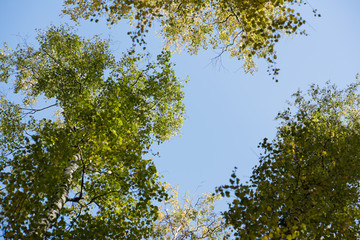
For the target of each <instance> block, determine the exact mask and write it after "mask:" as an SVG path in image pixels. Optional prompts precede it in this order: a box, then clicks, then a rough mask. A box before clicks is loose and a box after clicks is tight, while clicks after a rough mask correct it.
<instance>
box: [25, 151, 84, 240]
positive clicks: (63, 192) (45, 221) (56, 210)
mask: <svg viewBox="0 0 360 240" xmlns="http://www.w3.org/2000/svg"><path fill="white" fill-rule="evenodd" d="M79 160H80V155H79V154H77V155H75V156H74V157H73V159H72V160H71V161H70V166H68V167H66V168H65V169H64V174H63V182H62V183H61V184H60V185H59V189H58V191H57V192H58V193H60V196H59V198H58V199H57V200H55V201H54V202H53V203H51V204H50V206H49V207H48V209H47V210H46V215H45V216H44V217H43V218H41V219H40V221H39V225H38V226H36V227H34V228H33V229H31V231H30V234H29V238H30V239H42V238H43V236H44V233H46V232H47V231H48V230H49V228H50V227H51V224H52V223H53V222H54V221H55V220H56V219H57V218H58V217H59V215H60V211H61V209H62V208H63V207H64V205H65V203H66V199H67V196H68V194H69V191H70V185H71V183H72V178H73V173H74V172H75V171H76V170H77V169H78V168H79V165H78V161H79Z"/></svg>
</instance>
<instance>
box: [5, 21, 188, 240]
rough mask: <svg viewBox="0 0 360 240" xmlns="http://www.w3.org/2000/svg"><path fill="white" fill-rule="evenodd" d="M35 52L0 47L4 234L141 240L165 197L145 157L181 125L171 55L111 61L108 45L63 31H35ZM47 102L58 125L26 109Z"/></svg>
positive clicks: (178, 91)
mask: <svg viewBox="0 0 360 240" xmlns="http://www.w3.org/2000/svg"><path fill="white" fill-rule="evenodd" d="M37 40H38V43H39V48H38V49H35V48H33V47H29V46H27V47H22V46H19V47H18V48H17V49H16V50H13V51H11V50H9V49H3V50H2V51H1V55H0V81H1V82H4V83H7V84H8V85H12V86H13V87H14V92H15V93H18V92H21V93H22V95H21V96H23V97H24V98H23V101H22V102H21V103H16V102H12V101H11V100H10V99H9V98H6V96H2V97H1V101H0V154H1V155H0V157H1V158H0V170H1V172H0V185H1V190H0V228H1V231H2V232H3V233H4V237H5V238H7V239H25V238H27V237H28V238H29V237H30V238H31V239H37V238H38V239H43V238H46V239H48V238H56V239H139V238H141V237H146V236H147V235H148V234H149V233H150V231H151V228H152V222H153V221H154V220H155V219H156V218H157V215H158V214H157V210H158V207H157V206H156V205H154V200H158V201H161V200H162V199H163V198H164V197H165V196H166V192H165V189H164V187H163V186H162V184H161V182H159V178H158V173H157V170H156V167H155V165H154V163H153V161H152V160H151V159H145V158H144V154H146V153H147V152H148V151H149V148H150V146H151V144H152V143H154V142H157V143H161V142H163V141H164V140H167V139H168V138H169V137H171V136H173V135H175V134H177V132H178V130H179V128H180V127H181V125H182V121H183V113H184V105H183V103H182V99H183V92H182V84H183V83H182V81H181V80H179V79H178V78H176V76H175V75H174V71H173V70H172V64H171V63H170V62H169V58H170V54H169V52H163V53H162V54H160V55H159V56H158V57H157V62H153V63H151V62H149V63H142V62H146V61H147V58H146V56H140V55H135V54H134V53H132V52H129V53H127V54H125V55H124V56H123V57H122V59H121V60H120V61H116V60H115V58H114V56H113V55H112V54H111V53H110V52H109V47H108V41H103V40H101V39H99V38H97V37H95V38H93V39H84V38H81V37H79V36H78V35H76V34H75V33H74V31H73V30H71V29H68V28H66V27H50V28H49V29H48V30H47V31H45V32H39V35H38V38H37ZM44 97H45V98H47V99H50V100H51V101H52V102H53V103H54V104H52V105H50V106H47V107H45V108H43V109H46V108H50V107H54V108H58V109H59V110H60V116H59V117H58V119H57V120H54V119H51V118H43V119H41V118H39V117H37V116H36V113H38V112H40V111H41V110H42V109H36V108H34V106H33V105H32V104H33V103H34V102H35V101H36V100H37V99H39V98H40V99H41V98H44Z"/></svg>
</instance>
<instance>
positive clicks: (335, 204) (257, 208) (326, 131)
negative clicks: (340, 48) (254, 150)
mask: <svg viewBox="0 0 360 240" xmlns="http://www.w3.org/2000/svg"><path fill="white" fill-rule="evenodd" d="M359 85H360V82H359V81H357V82H356V83H355V84H352V85H350V86H349V87H348V88H346V89H345V90H339V89H337V87H336V86H334V85H330V84H329V83H327V85H326V87H324V88H320V87H319V86H316V85H312V86H311V88H310V90H309V91H308V95H307V96H303V94H302V93H301V92H300V91H299V92H297V93H296V94H294V97H295V101H294V103H293V104H292V105H291V106H290V107H289V108H288V109H287V110H285V111H284V112H282V113H279V115H278V117H277V118H278V119H280V120H281V121H282V122H281V125H280V127H279V128H278V131H277V137H276V138H275V139H274V140H273V141H272V142H268V141H267V139H266V138H265V139H264V141H263V142H262V143H261V144H260V145H259V146H260V147H261V148H263V149H264V154H262V155H261V157H260V164H259V165H258V166H256V167H255V168H254V170H253V174H252V176H251V177H250V181H249V182H248V183H246V184H242V183H240V179H239V178H238V177H237V176H236V172H235V171H234V173H233V174H232V175H231V179H230V184H229V185H225V186H221V187H220V188H218V192H220V193H221V194H222V195H224V196H226V197H230V194H231V193H233V194H234V199H233V201H232V203H231V204H230V205H229V209H228V210H227V211H226V212H225V219H226V220H227V222H228V223H229V224H231V225H233V227H234V228H235V231H236V235H237V237H238V239H243V238H244V239H357V238H358V237H359V232H360V226H359V218H360V205H359V200H360V199H359V197H360V196H359V190H360V188H359V187H360V186H359V180H360V169H359V160H360V159H359V156H360V154H359V144H360V114H359V112H360V94H359V93H358V88H359Z"/></svg>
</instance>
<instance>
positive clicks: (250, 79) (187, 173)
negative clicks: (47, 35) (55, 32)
mask: <svg viewBox="0 0 360 240" xmlns="http://www.w3.org/2000/svg"><path fill="white" fill-rule="evenodd" d="M308 1H309V2H310V3H311V6H312V7H313V8H317V9H318V11H319V13H320V14H321V15H322V17H321V18H314V17H313V16H312V9H311V7H310V6H308V7H304V8H302V9H301V12H303V13H304V16H305V18H306V19H307V20H308V23H307V24H306V26H305V28H306V30H307V32H308V33H309V36H307V37H300V36H299V37H296V36H295V37H291V38H285V39H283V40H282V41H280V43H279V45H278V47H277V51H278V67H280V69H281V71H280V76H279V82H278V83H275V82H274V81H273V80H272V79H271V77H269V76H268V75H267V72H266V70H267V66H266V65H264V64H263V62H260V63H259V65H258V67H259V71H258V72H257V73H255V74H254V75H249V74H244V73H243V72H242V70H241V65H242V63H241V62H239V61H237V60H236V59H230V58H228V57H227V56H226V55H224V56H223V57H222V65H220V64H217V65H216V64H213V62H212V61H211V59H212V58H213V57H215V56H216V52H215V51H213V50H207V51H201V52H200V53H199V54H198V55H196V56H189V55H188V54H186V53H183V54H182V55H174V56H173V62H175V63H176V68H175V69H176V72H177V75H178V76H180V77H183V78H185V77H188V78H189V80H190V82H189V83H188V84H187V85H186V88H185V94H186V98H185V104H186V109H187V113H186V117H187V119H186V121H185V123H184V126H183V129H182V131H181V137H175V138H173V139H172V140H171V141H170V142H168V143H165V144H163V145H162V146H159V147H156V149H157V150H158V151H159V152H160V156H161V157H160V158H157V159H156V165H157V167H158V170H159V172H160V173H161V174H162V175H163V176H164V180H165V181H168V182H169V183H171V184H172V185H179V186H180V191H181V192H185V191H187V192H189V193H190V195H191V196H194V197H196V196H198V195H200V194H201V193H203V192H208V191H213V190H214V188H215V187H216V186H219V185H221V184H225V183H227V182H228V179H229V177H230V174H231V171H232V170H233V168H234V167H235V166H237V167H238V176H240V177H241V179H243V180H244V181H245V180H247V178H248V177H249V176H250V175H251V169H252V167H253V166H254V165H255V164H256V163H257V162H258V157H257V155H258V154H259V150H258V149H257V145H258V143H259V142H260V141H261V140H262V139H263V138H264V137H268V138H272V137H274V135H275V133H276V127H277V126H278V123H277V122H276V121H274V117H275V116H276V114H277V112H279V111H281V110H282V109H284V108H285V107H286V101H287V100H289V99H291V97H290V96H291V94H292V93H294V92H295V91H296V90H297V89H299V88H300V89H304V90H306V89H307V88H308V86H309V85H310V84H311V83H318V84H320V85H322V84H324V83H325V82H326V81H327V80H331V81H332V82H334V83H336V84H338V85H339V86H346V85H347V84H349V83H351V82H353V81H354V80H355V75H356V73H358V72H360V14H359V10H360V1H357V0H348V1H340V0H317V1H312V0H308ZM61 8H62V1H61V0H53V1H49V0H33V1H29V0H16V1H14V0H2V1H1V3H0V22H1V28H0V42H8V43H9V45H10V46H15V45H16V44H17V43H21V42H23V40H24V39H25V40H26V41H27V42H28V43H34V42H35V41H34V37H35V36H36V32H35V29H36V28H38V29H46V28H47V27H48V26H49V25H50V24H55V25H58V24H60V23H69V24H70V25H71V24H73V23H71V22H70V21H69V19H68V18H67V17H59V14H60V11H61ZM78 28H79V33H80V34H83V35H87V36H92V35H94V34H100V35H101V36H102V37H104V38H108V37H110V38H111V39H112V45H111V47H112V49H113V51H114V52H115V53H116V54H119V55H120V53H121V52H122V51H124V50H125V49H127V48H128V47H129V45H130V41H129V39H128V36H127V35H126V32H127V29H128V26H126V25H125V24H119V25H117V26H115V27H112V28H111V29H108V28H107V27H106V25H105V24H104V21H102V22H101V21H100V23H97V24H95V23H89V22H82V23H81V24H80V25H79V26H78ZM161 46H162V42H161V39H159V38H155V37H150V38H149V44H148V49H149V50H150V51H151V52H152V53H153V54H154V55H156V54H157V53H159V52H160V50H161Z"/></svg>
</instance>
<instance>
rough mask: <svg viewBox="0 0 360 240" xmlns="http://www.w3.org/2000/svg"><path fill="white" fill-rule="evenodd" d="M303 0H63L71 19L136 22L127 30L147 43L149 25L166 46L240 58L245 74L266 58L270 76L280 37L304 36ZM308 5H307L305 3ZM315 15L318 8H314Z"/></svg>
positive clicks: (138, 39)
mask: <svg viewBox="0 0 360 240" xmlns="http://www.w3.org/2000/svg"><path fill="white" fill-rule="evenodd" d="M306 4H307V1H304V0H281V1H279V0H241V1H239V0H203V1H198V0H160V1H159V0H146V1H114V0H110V1H109V0H64V9H63V13H64V14H66V15H69V16H70V17H71V19H72V20H74V21H77V22H78V21H79V20H80V19H86V20H91V21H98V20H99V19H100V20H101V19H102V18H101V17H105V19H106V21H107V22H108V23H109V24H115V23H117V22H118V21H121V20H125V21H128V22H129V23H130V24H131V25H133V26H134V30H133V31H131V32H129V33H128V34H129V35H130V36H131V38H132V40H133V41H134V42H135V43H138V44H140V45H142V44H145V42H146V39H145V36H146V34H147V33H148V32H149V31H150V30H151V27H152V26H153V25H156V26H160V30H159V34H160V35H161V37H162V38H163V39H164V40H165V44H166V47H168V48H172V49H174V50H182V49H185V50H186V51H188V52H189V53H190V54H197V53H198V51H199V50H200V49H208V48H213V49H215V50H216V51H217V52H218V55H217V57H220V56H221V55H222V54H223V53H227V54H229V55H230V56H231V57H235V58H237V59H239V60H241V61H242V62H243V68H244V71H245V72H251V73H252V72H254V71H255V70H256V64H255V60H256V59H257V58H260V59H264V60H266V61H267V62H268V64H269V73H270V74H272V75H273V76H274V77H275V76H276V75H277V74H278V71H279V69H278V68H277V67H276V65H275V63H276V59H277V55H276V49H275V46H276V44H277V42H278V41H279V40H280V39H281V38H282V37H284V36H289V35H297V34H305V30H304V29H303V28H302V26H303V25H304V24H305V19H303V17H302V16H301V14H300V12H299V11H298V9H299V6H300V7H301V8H303V7H304V6H305V5H306ZM308 6H309V5H308ZM309 10H313V12H314V15H315V16H320V15H319V14H317V13H316V9H312V8H311V7H310V8H309Z"/></svg>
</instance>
